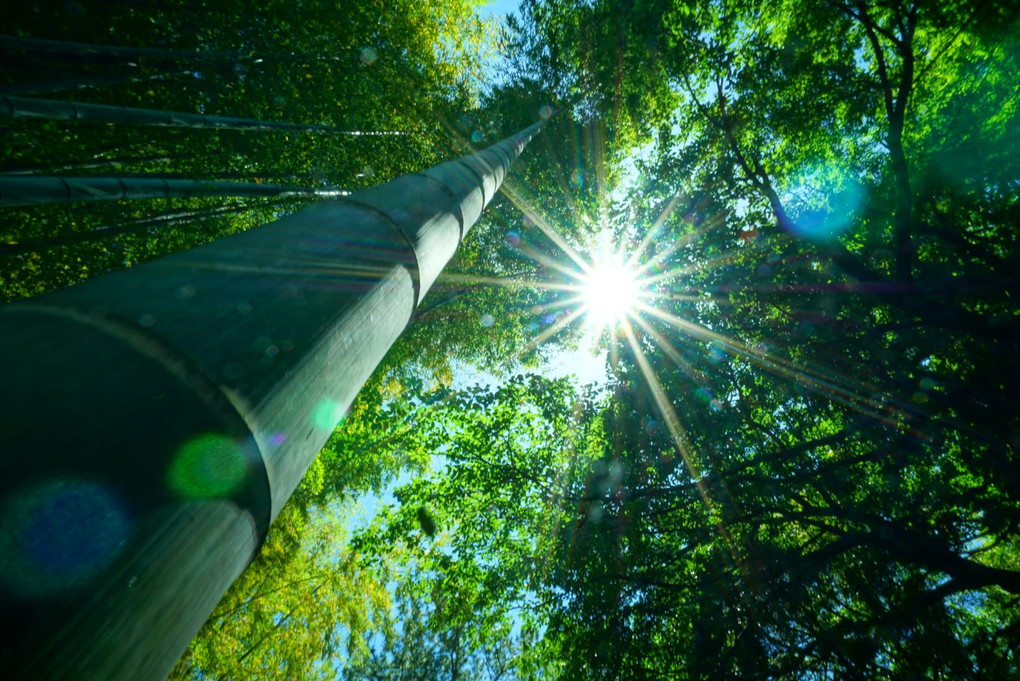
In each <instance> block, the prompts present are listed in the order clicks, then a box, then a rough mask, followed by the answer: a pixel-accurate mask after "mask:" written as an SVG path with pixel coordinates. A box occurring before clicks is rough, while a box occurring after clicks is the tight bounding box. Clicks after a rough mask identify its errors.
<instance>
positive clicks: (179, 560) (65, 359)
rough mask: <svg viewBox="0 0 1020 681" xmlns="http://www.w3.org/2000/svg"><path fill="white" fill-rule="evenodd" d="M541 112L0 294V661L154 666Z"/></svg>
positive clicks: (219, 587) (108, 674) (39, 668)
mask: <svg viewBox="0 0 1020 681" xmlns="http://www.w3.org/2000/svg"><path fill="white" fill-rule="evenodd" d="M541 126H542V124H537V125H534V126H532V127H530V128H527V129H525V130H523V131H521V132H520V133H518V134H517V135H515V136H513V137H511V138H508V139H505V140H503V141H502V142H500V143H498V144H495V145H493V146H491V147H489V148H488V149H485V150H483V151H480V152H478V153H476V154H472V155H470V156H465V157H463V158H461V159H459V160H457V161H453V162H448V163H443V164H440V165H438V166H436V167H434V168H431V169H429V170H426V171H424V172H421V173H416V174H412V175H405V176H403V177H400V178H398V179H396V180H394V181H392V182H389V183H387V184H385V185H381V186H378V187H373V188H371V189H367V190H363V191H359V192H357V193H355V194H353V195H352V196H350V197H349V198H347V199H342V200H335V201H323V202H319V203H316V204H314V205H312V206H309V207H308V208H305V209H304V210H301V211H299V212H297V213H295V214H293V215H290V216H288V217H286V218H284V219H282V220H278V221H276V222H273V223H270V224H267V225H263V226H262V227H258V228H255V229H252V230H249V231H247V232H244V233H242V234H237V235H234V236H231V237H228V238H225V239H221V240H219V241H215V242H213V243H210V244H206V245H204V246H201V247H199V248H195V249H192V250H190V251H185V252H181V253H176V254H174V255H172V256H169V257H165V258H162V259H160V260H156V261H153V262H150V263H145V264H142V265H138V266H136V267H133V268H131V269H128V270H124V271H121V272H116V273H113V274H109V275H106V276H104V277H100V278H97V279H93V280H91V281H88V282H85V283H83V284H79V285H77V286H73V287H71V288H68V289H64V290H62V291H56V292H52V293H49V294H46V295H44V296H41V297H39V298H36V299H32V300H28V301H22V302H18V303H12V304H10V305H7V306H5V307H3V308H0V376H3V381H2V382H0V429H2V432H3V433H4V444H3V448H2V450H0V518H2V521H0V522H2V525H0V556H3V560H0V611H2V612H3V613H4V615H5V617H4V626H5V627H6V629H7V631H5V635H4V636H3V637H2V638H0V664H2V667H3V670H4V678H6V679H32V680H33V681H35V680H38V679H89V680H96V681H99V680H102V681H116V680H131V681H138V680H145V679H163V678H165V677H166V675H167V674H168V673H169V671H170V670H171V668H172V667H173V665H174V663H175V662H176V661H177V659H178V658H179V657H180V655H181V653H182V652H183V651H184V649H185V648H186V647H187V645H188V642H189V641H190V640H191V638H192V637H193V636H194V634H195V632H197V631H198V629H199V627H201V625H202V624H203V622H204V621H205V620H206V619H207V618H208V616H209V614H210V613H211V612H212V610H213V608H214V607H215V605H216V603H217V602H218V601H219V599H220V598H221V597H222V595H223V593H224V592H225V591H226V589H227V587H228V586H229V585H230V583H231V582H232V581H233V580H234V579H235V578H236V577H237V576H238V575H239V574H240V573H241V571H242V570H244V568H245V567H246V566H247V565H248V563H249V562H250V560H251V559H252V557H253V556H254V554H255V552H257V550H258V547H259V546H260V545H261V543H262V541H263V540H264V538H265V536H266V532H267V531H268V527H269V523H270V522H271V521H272V519H273V518H275V517H276V515H277V514H278V513H279V511H280V509H281V507H282V506H283V504H284V503H285V502H286V501H287V499H288V498H289V497H290V495H291V494H292V493H293V491H294V489H295V488H296V487H297V485H298V483H299V482H300V480H301V478H302V476H303V475H304V472H305V470H306V469H307V467H308V466H309V464H310V463H311V462H312V460H313V459H314V457H315V456H316V455H317V454H318V452H319V449H320V448H321V447H322V445H323V444H324V443H325V442H326V440H327V439H328V438H329V436H330V434H331V433H332V432H333V430H334V428H335V427H336V425H337V423H338V422H339V421H340V420H341V419H342V417H343V415H344V413H345V412H346V410H347V409H348V407H349V406H350V404H351V402H352V401H353V399H354V397H355V395H356V394H357V393H358V391H359V390H360V388H361V386H362V385H363V384H364V382H365V380H367V379H368V377H369V376H370V375H371V373H372V371H373V370H374V368H375V367H376V365H377V364H378V363H379V362H380V361H381V360H382V358H383V357H384V355H385V354H386V352H387V350H388V349H389V347H390V345H392V343H393V342H394V341H395V340H396V338H397V337H398V336H399V335H400V333H401V332H402V331H403V329H404V328H405V326H406V325H407V323H408V321H409V320H410V318H411V314H412V311H413V310H414V309H415V307H417V306H418V304H419V303H420V301H421V299H422V296H424V295H425V293H426V292H427V291H428V290H429V288H430V287H431V285H432V283H433V282H434V281H435V279H436V277H437V276H439V273H440V272H441V271H442V269H443V267H444V266H445V265H446V263H447V261H448V260H449V259H450V257H452V255H453V253H454V252H455V250H456V248H457V245H458V244H459V242H460V240H461V239H462V238H463V237H464V235H465V234H466V233H467V231H468V229H469V228H470V227H471V226H472V225H473V224H474V222H475V221H476V220H477V219H478V216H479V215H480V214H481V211H482V210H483V208H484V207H485V205H486V204H487V203H488V202H489V201H491V199H492V198H493V195H494V194H495V192H496V190H497V189H498V187H499V185H500V184H501V182H502V180H503V178H504V176H505V175H506V173H507V172H508V170H509V168H510V165H511V164H512V163H513V161H514V160H515V159H516V158H517V156H518V154H519V153H520V152H521V151H522V150H523V148H524V146H525V145H526V144H527V142H528V140H530V139H531V137H532V136H533V135H535V134H536V133H537V132H538V130H539V129H540V128H541Z"/></svg>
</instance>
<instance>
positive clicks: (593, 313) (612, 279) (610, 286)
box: [579, 254, 642, 328]
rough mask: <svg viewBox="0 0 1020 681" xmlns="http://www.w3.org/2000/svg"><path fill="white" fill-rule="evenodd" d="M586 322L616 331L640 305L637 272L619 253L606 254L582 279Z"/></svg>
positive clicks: (581, 285)
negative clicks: (614, 328) (615, 328)
mask: <svg viewBox="0 0 1020 681" xmlns="http://www.w3.org/2000/svg"><path fill="white" fill-rule="evenodd" d="M579 284H580V295H581V305H582V308H583V312H584V315H585V319H586V320H587V321H588V323H589V324H590V325H591V326H594V327H596V328H605V327H609V328H613V327H616V326H618V325H619V324H621V323H622V322H624V321H625V320H626V319H627V317H628V316H630V315H632V314H633V313H634V312H635V311H636V310H637V308H638V306H639V304H640V303H641V298H642V290H641V283H640V281H639V280H638V273H637V272H636V271H635V269H634V268H633V267H632V266H631V265H629V264H628V263H627V262H626V261H625V260H624V258H623V257H622V256H621V255H619V254H605V255H603V256H601V257H600V258H598V259H597V260H596V261H595V262H593V263H592V265H591V267H590V269H589V270H588V271H587V272H586V273H585V274H584V275H582V276H581V277H579Z"/></svg>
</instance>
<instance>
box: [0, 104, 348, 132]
mask: <svg viewBox="0 0 1020 681" xmlns="http://www.w3.org/2000/svg"><path fill="white" fill-rule="evenodd" d="M0 117H7V118H43V119H48V120H57V121H81V122H86V123H127V124H131V125H146V126H157V127H167V128H218V129H226V130H285V131H290V132H344V131H340V130H335V129H334V128H332V127H330V126H328V125H307V124H298V123H280V122H277V121H260V120H255V119H252V118H235V117H234V116H206V115H204V114H194V113H184V112H181V111H161V110H159V109H137V108H134V107H128V106H108V105H106V104H86V103H83V102H68V101H63V100H58V99H30V98H26V97H7V96H0ZM348 134H350V133H348Z"/></svg>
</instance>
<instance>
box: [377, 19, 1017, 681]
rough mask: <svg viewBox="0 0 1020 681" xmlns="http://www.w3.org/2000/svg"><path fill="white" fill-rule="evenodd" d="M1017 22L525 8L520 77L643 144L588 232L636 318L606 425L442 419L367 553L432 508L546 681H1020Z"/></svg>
mask: <svg viewBox="0 0 1020 681" xmlns="http://www.w3.org/2000/svg"><path fill="white" fill-rule="evenodd" d="M643 12H651V13H652V15H653V16H658V17H660V18H661V21H643V22H638V21H633V20H631V19H630V18H629V17H631V16H632V15H633V16H635V17H641V16H644V15H643V14H642V13H643ZM1016 22H1017V15H1016V13H1015V9H1014V8H1011V7H1009V6H1006V5H999V4H996V3H982V4H968V3H949V4H947V3H940V4H938V5H937V6H936V5H930V4H926V3H918V4H913V3H874V4H870V3H864V2H852V3H842V2H831V3H826V4H822V5H817V4H814V3H810V4H808V3H799V2H787V3H783V4H782V6H781V7H780V8H775V7H771V6H770V7H766V4H765V3H756V2H737V3H725V4H723V3H691V4H682V5H677V4H668V5H662V6H658V5H656V4H655V3H651V4H649V3H630V2H606V1H603V2H594V3H578V4H571V3H563V2H553V1H548V2H546V1H535V2H527V3H525V6H524V12H523V17H522V18H521V19H519V24H518V25H519V27H520V29H519V32H518V34H517V36H516V40H517V41H518V42H517V44H518V46H519V47H520V49H522V50H523V56H522V57H521V58H520V62H519V64H520V65H522V66H521V68H523V69H530V71H528V73H530V74H531V76H529V77H536V78H538V79H539V81H540V82H545V83H548V84H551V85H552V86H554V87H557V88H560V89H559V90H558V94H560V96H562V97H564V98H570V97H576V98H577V102H578V103H577V106H578V107H579V112H580V113H579V115H585V116H592V117H597V118H600V119H602V120H603V121H605V122H606V130H607V132H606V133H605V134H606V138H607V139H608V138H614V136H615V138H616V139H623V138H627V136H628V135H630V136H631V137H630V138H631V139H640V138H641V134H642V132H643V131H648V130H651V131H655V132H656V140H655V146H654V149H653V150H652V153H651V154H647V155H646V156H645V157H644V158H645V160H639V161H637V162H636V163H635V166H636V168H637V171H638V172H637V173H636V175H637V179H636V183H635V187H634V189H633V190H632V192H631V194H630V195H629V196H627V197H624V199H623V200H622V201H620V202H619V204H618V205H616V206H614V207H613V211H615V212H617V213H618V214H619V215H620V217H621V219H620V220H618V221H615V222H614V221H612V220H610V221H608V222H607V223H606V224H611V225H612V224H622V225H623V226H622V227H619V228H618V237H619V238H620V239H621V240H628V239H629V240H630V242H631V243H632V244H633V246H634V247H635V248H637V247H639V246H640V247H641V248H642V249H643V257H642V260H643V261H644V262H646V273H647V274H648V275H649V283H648V286H650V287H651V289H652V291H653V294H654V295H653V298H652V300H651V301H650V306H651V308H652V309H650V310H645V311H644V312H642V313H640V314H639V315H638V317H640V319H639V320H637V321H634V322H633V323H632V325H631V327H630V328H629V329H628V330H625V331H622V332H621V333H620V334H619V335H618V337H617V338H616V339H615V340H614V341H613V343H614V345H615V346H616V352H617V357H618V360H617V362H616V363H615V365H614V367H615V368H614V371H615V379H614V383H613V384H612V386H611V388H612V393H611V397H610V398H608V399H607V400H605V401H599V400H597V399H596V400H593V399H592V398H591V396H584V397H581V398H578V399H577V400H576V401H575V400H571V399H568V400H566V402H564V403H562V404H561V406H560V407H559V410H558V412H557V413H559V414H560V416H559V417H557V416H556V415H555V414H546V413H545V412H543V411H541V410H537V411H533V409H534V407H533V406H529V405H536V404H538V403H541V401H542V400H543V399H545V398H544V397H543V396H546V395H549V396H553V395H557V394H559V393H558V392H557V390H558V389H557V387H556V386H555V385H552V384H547V383H544V382H542V381H541V380H540V379H537V378H536V379H528V380H530V381H531V382H530V383H529V382H528V380H526V379H517V380H516V381H512V382H511V383H510V386H515V385H516V386H518V387H517V388H516V390H518V391H520V390H523V388H521V387H520V386H522V385H525V384H527V385H528V386H529V387H528V388H527V390H526V393H527V397H522V396H521V393H520V392H515V388H513V387H507V388H501V389H499V390H497V391H495V392H493V393H488V392H485V391H482V393H481V394H479V393H477V392H472V391H469V392H466V393H461V394H458V395H455V396H453V397H451V402H450V404H451V405H456V406H455V407H450V408H447V407H442V408H439V411H438V412H436V413H438V414H440V418H441V420H442V423H444V424H447V425H444V426H441V427H436V432H439V433H441V438H440V439H441V441H442V442H445V443H446V446H447V449H446V450H444V456H446V457H447V458H448V460H449V465H448V467H447V468H444V469H443V470H442V471H440V472H438V473H437V474H436V475H435V476H433V477H432V478H430V479H428V480H421V481H418V482H416V483H414V484H412V485H410V486H408V487H407V488H405V489H404V490H403V491H401V493H400V495H399V496H400V498H401V501H402V502H403V504H404V505H403V507H402V508H401V509H400V510H399V511H397V512H394V513H392V514H391V515H389V516H387V524H386V525H385V527H386V528H388V529H386V530H385V531H383V533H382V534H381V535H380V536H382V537H385V538H386V541H397V540H398V538H400V540H402V541H405V542H411V541H412V540H413V538H414V537H415V536H418V532H419V531H418V530H417V529H416V526H415V520H414V518H415V516H414V513H415V512H416V510H417V509H418V508H421V507H422V506H427V507H428V508H429V509H430V512H431V513H432V515H433V516H434V517H436V518H437V521H438V523H437V524H438V525H439V526H440V527H446V528H449V531H450V532H455V533H456V534H454V535H452V536H451V538H450V540H449V541H450V544H451V547H452V549H451V552H450V553H447V554H441V556H442V558H441V560H440V559H438V558H437V559H436V560H437V565H441V564H443V561H446V562H447V563H448V564H449V565H451V566H452V565H456V566H457V570H458V574H464V573H467V574H472V575H473V579H474V581H475V582H476V583H478V584H482V585H486V587H487V588H486V594H487V597H488V598H490V599H493V602H494V603H495V602H496V601H498V602H504V601H506V602H512V601H513V600H514V599H519V602H521V603H526V604H527V605H528V609H529V613H530V616H531V617H532V618H533V621H534V622H536V623H538V624H537V626H539V627H544V632H545V644H546V645H547V646H549V647H548V648H547V649H546V654H547V657H546V659H547V660H555V661H556V662H557V663H558V664H559V665H562V667H560V668H559V670H558V674H559V675H561V676H563V677H564V678H613V679H616V678H652V677H656V678H658V677H668V678H720V677H723V678H814V677H823V676H836V677H840V678H844V677H845V678H856V677H861V678H865V677H866V678H932V677H943V676H952V677H954V678H986V677H987V676H988V675H993V676H996V677H1001V678H1017V677H1018V676H1020V663H1018V660H1017V658H1016V653H1015V651H1016V649H1017V642H1018V640H1020V639H1018V631H1020V629H1018V627H1020V610H1018V605H1020V601H1018V598H1017V596H1018V593H1020V553H1018V551H1020V547H1018V544H1017V542H1018V525H1017V522H1018V520H1017V519H1018V518H1020V498H1018V497H1017V495H1016V492H1015V490H1016V489H1018V486H1017V484H1016V482H1017V481H1016V470H1017V449H1016V447H1017V442H1016V439H1015V437H1014V434H1015V433H1016V432H1017V429H1018V426H1020V424H1018V423H1017V418H1018V417H1017V414H1018V413H1020V409H1018V407H1020V395H1018V394H1017V392H1016V385H1015V383H1014V382H1012V381H1010V380H1009V379H1008V378H1007V377H1008V376H1011V375H1013V374H1014V373H1016V370H1017V368H1016V366H1015V365H1016V358H1017V357H1018V350H1020V348H1018V347H1017V339H1018V338H1020V335H1018V334H1017V329H1016V322H1017V319H1018V316H1017V311H1016V305H1015V302H1014V301H1013V298H1014V297H1015V294H1016V287H1015V276H1014V274H1013V271H1012V270H1013V268H1014V267H1015V264H1016V260H1017V257H1018V253H1017V249H1016V244H1015V239H1014V238H1013V234H1014V233H1015V225H1016V197H1015V194H1016V192H1015V189H1016V188H1017V187H1018V186H1020V184H1018V182H1020V180H1018V177H1020V173H1018V170H1020V168H1018V167H1017V165H1016V159H1017V154H1016V152H1017V148H1018V144H1017V143H1018V141H1020V140H1017V138H1016V135H1015V131H1016V129H1017V126H1016V106H1017V100H1016V92H1017V83H1018V81H1017V78H1016V73H1017V70H1016V59H1017V57H1018V55H1020V45H1018V43H1017V41H1016V36H1017V35H1018V32H1017V30H1016V28H1017V23H1016ZM614 35H615V36H622V37H623V38H625V40H615V41H614V40H612V39H610V37H611V36H614ZM585 36H595V37H585ZM598 36H602V37H601V38H599V37H598ZM649 50H651V51H653V52H654V59H650V58H647V54H648V51H649ZM640 55H646V56H645V57H641V56H640ZM636 62H640V63H639V64H638V65H636V66H635V65H634V64H635V63H636ZM542 79H545V80H542ZM663 88H665V89H667V90H668V91H669V94H668V96H665V95H663V96H659V95H658V94H657V93H660V92H662V89H663ZM639 91H646V92H648V93H649V95H650V96H654V97H656V101H661V102H669V101H671V98H673V99H672V101H675V102H677V105H676V106H670V107H667V108H663V107H657V106H656V105H653V104H648V103H645V104H641V103H640V100H630V99H628V96H627V95H628V93H631V92H639ZM613 126H616V127H613ZM628 128H629V129H628ZM648 232H650V234H649V233H648ZM505 413H513V414H518V416H516V417H515V418H506V419H503V418H501V416H500V415H501V414H505ZM539 414H540V415H541V416H540V417H539ZM565 414H571V419H572V420H571V421H569V422H568V421H564V420H563V415H565ZM536 419H538V422H537V423H536ZM557 419H559V420H557ZM543 424H544V425H543ZM430 432H431V431H430ZM539 433H540V434H541V436H539V435H537V434H539ZM596 433H601V434H600V435H597V436H596V435H595V434H596ZM564 437H567V438H569V439H570V442H564V441H563V440H562V439H561V438H564ZM575 438H579V439H575ZM587 438H590V439H587ZM439 441H440V440H436V444H437V445H438V444H439ZM547 443H548V447H547ZM581 443H587V445H584V444H581ZM557 456H559V457H565V458H561V459H559V460H557V458H556V457H557ZM466 519H470V520H466ZM422 541H424V540H423V539H422ZM465 562H467V563H468V564H469V565H470V567H466V566H465V565H464V563H465ZM493 607H495V606H493Z"/></svg>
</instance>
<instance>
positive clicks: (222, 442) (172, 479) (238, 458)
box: [167, 434, 248, 499]
mask: <svg viewBox="0 0 1020 681" xmlns="http://www.w3.org/2000/svg"><path fill="white" fill-rule="evenodd" d="M247 473H248V465H247V463H246V462H245V459H244V454H243V453H242V452H241V448H240V447H238V446H237V443H236V442H234V440H232V439H231V438H229V437H226V436H225V435H215V434H204V435H199V436H198V437H195V438H192V439H191V440H188V441H187V442H185V443H184V446H182V447H181V448H180V449H179V450H177V454H176V455H175V456H174V459H173V462H171V464H170V470H169V472H168V474H167V483H168V485H169V486H170V489H171V490H173V491H174V492H175V493H176V494H178V495H180V496H182V497H186V498H189V499H214V498H217V497H228V496H231V495H232V494H234V493H235V492H237V491H238V490H239V489H241V486H242V485H243V484H244V480H245V478H246V477H247Z"/></svg>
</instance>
